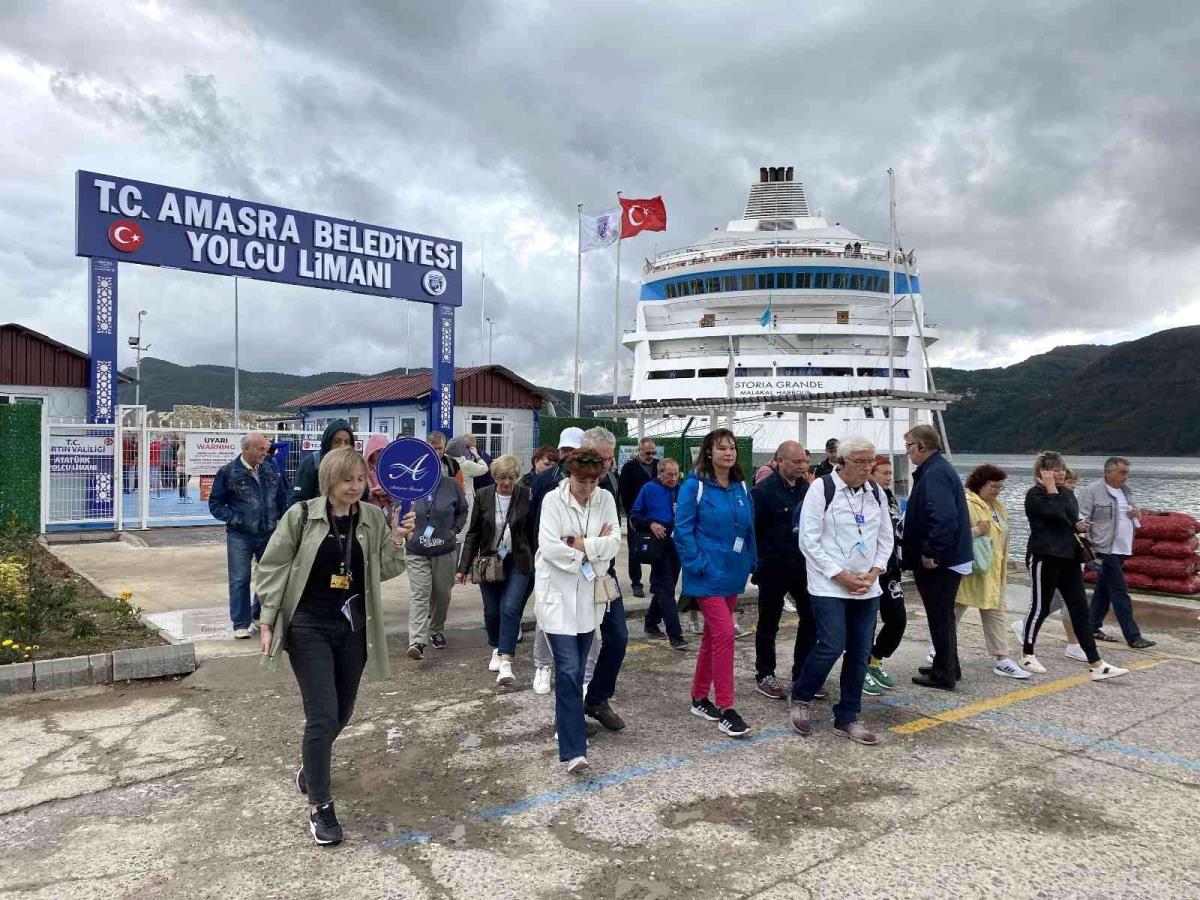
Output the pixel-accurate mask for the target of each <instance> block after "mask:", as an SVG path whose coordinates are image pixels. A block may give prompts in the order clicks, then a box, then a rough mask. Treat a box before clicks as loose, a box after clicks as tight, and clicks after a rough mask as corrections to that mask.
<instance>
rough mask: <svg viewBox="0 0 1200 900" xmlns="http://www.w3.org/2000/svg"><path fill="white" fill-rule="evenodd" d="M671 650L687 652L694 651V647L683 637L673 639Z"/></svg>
mask: <svg viewBox="0 0 1200 900" xmlns="http://www.w3.org/2000/svg"><path fill="white" fill-rule="evenodd" d="M671 649H672V650H679V651H687V650H691V649H692V645H691V644H689V643H688V642H687V641H685V640H684V639H683V638H682V637H677V638H671Z"/></svg>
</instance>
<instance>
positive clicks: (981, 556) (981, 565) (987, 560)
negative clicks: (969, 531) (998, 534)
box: [971, 534, 995, 575]
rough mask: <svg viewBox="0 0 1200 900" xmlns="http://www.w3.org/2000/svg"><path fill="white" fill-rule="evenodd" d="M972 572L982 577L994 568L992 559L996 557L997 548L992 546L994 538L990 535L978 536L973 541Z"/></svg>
mask: <svg viewBox="0 0 1200 900" xmlns="http://www.w3.org/2000/svg"><path fill="white" fill-rule="evenodd" d="M971 553H972V559H971V572H972V574H975V575H981V574H983V573H984V572H987V571H989V570H990V569H991V568H992V558H993V557H994V556H995V547H993V546H992V536H991V535H990V534H977V535H975V537H974V538H972V539H971Z"/></svg>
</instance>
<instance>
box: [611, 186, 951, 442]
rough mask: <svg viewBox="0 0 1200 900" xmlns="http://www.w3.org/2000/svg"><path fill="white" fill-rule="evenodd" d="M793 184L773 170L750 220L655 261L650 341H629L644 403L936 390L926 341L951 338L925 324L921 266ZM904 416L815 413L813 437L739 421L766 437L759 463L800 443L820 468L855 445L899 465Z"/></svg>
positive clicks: (645, 335)
mask: <svg viewBox="0 0 1200 900" xmlns="http://www.w3.org/2000/svg"><path fill="white" fill-rule="evenodd" d="M792 171H793V170H792V167H790V166H789V167H764V168H762V169H760V170H759V180H758V182H757V183H756V184H753V185H751V187H750V195H749V197H748V199H747V200H746V207H745V211H744V212H743V214H742V218H740V219H736V220H734V221H732V222H730V223H729V225H728V227H727V228H726V229H725V230H724V231H720V230H714V231H713V232H712V233H711V234H708V235H706V236H705V237H703V238H702V239H700V240H698V241H696V242H695V243H693V244H689V245H688V246H686V247H683V248H680V249H677V250H669V251H667V252H664V253H660V254H657V255H656V256H655V257H654V258H653V259H648V260H647V261H646V265H645V267H644V269H643V278H642V289H641V296H640V302H639V303H638V309H637V324H636V328H635V329H634V330H633V331H632V332H627V333H626V334H625V337H624V344H625V346H626V347H627V348H628V349H630V350H631V351H632V352H633V354H634V368H633V384H632V388H631V391H630V399H631V400H632V401H635V402H637V401H644V402H651V401H669V400H681V401H686V400H693V401H694V400H701V399H712V398H730V397H736V398H753V397H759V396H761V397H762V398H763V399H764V400H769V399H770V398H771V397H773V396H778V395H788V394H795V393H799V392H819V393H826V392H835V391H836V392H843V391H870V390H878V389H886V388H892V389H894V390H896V391H927V390H929V387H928V382H929V379H928V373H927V370H926V365H925V359H926V354H925V353H923V352H922V341H924V342H925V344H926V345H928V344H931V343H933V342H934V341H936V340H937V329H936V328H935V327H933V326H932V325H930V324H928V323H926V322H925V321H924V307H923V303H922V300H921V286H920V277H919V274H918V272H917V269H916V260H915V258H914V256H913V254H912V253H908V254H904V253H903V252H902V251H893V250H892V249H891V245H890V243H880V242H878V241H868V240H865V239H864V238H862V237H860V236H859V235H857V234H855V233H854V232H852V231H850V230H849V229H848V228H845V227H844V226H843V225H842V224H841V223H840V222H832V223H831V222H829V221H828V219H827V218H825V217H823V216H820V215H815V216H814V215H811V214H810V213H809V206H808V200H807V198H806V197H805V193H804V185H803V184H802V183H801V182H799V181H795V180H793V175H792ZM893 278H894V285H895V288H894V299H895V302H894V303H890V302H889V296H892V295H890V294H889V284H892V283H893ZM889 369H891V370H892V371H891V372H890V376H889ZM892 412H893V410H890V409H887V408H879V407H877V406H852V407H844V406H843V407H833V408H832V409H831V411H830V412H828V413H826V414H811V413H810V414H808V418H807V423H806V429H805V431H804V432H801V431H800V428H799V426H800V423H799V422H798V421H797V417H798V416H799V415H801V414H800V413H794V412H793V413H788V412H784V413H777V412H767V411H765V410H764V409H762V408H757V409H753V410H743V411H740V412H738V413H736V415H735V422H734V430H735V432H737V433H738V434H739V435H749V436H752V437H753V439H754V449H755V454H756V456H761V454H763V453H771V452H773V451H774V449H775V447H776V446H777V445H778V444H779V443H780V442H782V441H784V440H788V439H795V438H796V437H797V434H798V433H803V434H805V435H806V437H807V445H808V447H809V448H810V449H811V450H812V451H813V456H814V458H816V457H819V456H820V453H821V449H822V448H823V447H824V445H825V441H826V440H827V439H828V438H834V437H841V436H843V435H847V434H859V435H862V436H864V437H867V438H869V439H871V440H873V442H874V443H875V446H876V447H877V448H878V450H879V452H880V453H891V454H893V455H898V454H902V453H903V452H904V445H903V437H902V435H903V434H904V432H905V431H907V430H908V427H909V423H910V419H909V413H908V411H907V410H904V409H898V410H895V412H896V414H897V415H896V420H897V421H896V422H895V424H894V425H893V423H892V417H891V413H892ZM915 415H916V420H917V421H921V422H928V421H929V413H928V412H926V411H921V412H918V413H916V414H915ZM681 427H682V424H681V423H680V421H679V419H678V418H670V417H666V418H650V417H647V418H645V420H644V431H645V433H646V434H647V435H650V436H654V435H663V436H665V435H670V434H678V433H679V431H680V429H681Z"/></svg>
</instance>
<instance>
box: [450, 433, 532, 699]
mask: <svg viewBox="0 0 1200 900" xmlns="http://www.w3.org/2000/svg"><path fill="white" fill-rule="evenodd" d="M520 472H521V464H520V462H518V461H517V458H516V457H515V456H512V455H511V454H505V455H504V456H500V457H497V458H496V459H495V460H493V461H492V465H491V475H492V479H493V481H495V484H491V485H488V486H487V487H485V488H483V489H482V490H480V491H479V492H478V493H477V494H476V495H475V505H474V506H472V507H471V523H470V525H468V526H467V532H466V537H465V538H464V539H463V548H462V555H461V556H460V557H459V560H458V583H459V584H466V582H467V576H468V575H471V576H472V580H474V581H477V582H478V584H479V593H480V594H481V595H482V597H483V627H484V630H485V631H486V632H487V640H488V646H489V647H491V648H492V658H491V660H490V661H489V662H488V669H489V670H490V671H492V672H496V673H497V674H496V684H500V685H509V684H512V683H513V681H515V677H514V676H513V670H512V660H513V655H514V654H515V653H516V652H517V635H518V634H519V633H520V631H521V609H522V607H523V606H524V602H525V589H526V587H527V586H528V585H529V580H530V579H531V578H532V577H533V550H532V548H531V547H530V546H529V529H528V519H529V488H527V487H523V486H522V485H520V484H518V483H517V476H518V475H519V474H520Z"/></svg>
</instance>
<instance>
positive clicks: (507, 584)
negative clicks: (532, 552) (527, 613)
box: [479, 555, 529, 656]
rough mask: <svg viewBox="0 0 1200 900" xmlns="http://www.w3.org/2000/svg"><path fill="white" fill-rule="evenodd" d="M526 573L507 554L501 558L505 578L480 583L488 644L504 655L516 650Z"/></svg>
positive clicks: (484, 626)
mask: <svg viewBox="0 0 1200 900" xmlns="http://www.w3.org/2000/svg"><path fill="white" fill-rule="evenodd" d="M528 586H529V576H528V575H527V574H525V573H524V572H518V571H517V570H516V566H515V565H514V563H513V558H512V556H511V555H509V556H508V557H507V558H506V559H505V560H504V580H503V581H493V582H485V583H484V584H481V585H479V593H480V594H481V595H483V628H484V630H485V631H486V632H487V641H488V646H489V647H493V648H495V649H497V650H499V651H500V652H501V653H503V654H505V655H506V656H513V655H514V654H516V652H517V633H518V632H519V631H520V630H521V608H522V607H523V606H524V605H525V589H526V588H527V587H528Z"/></svg>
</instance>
